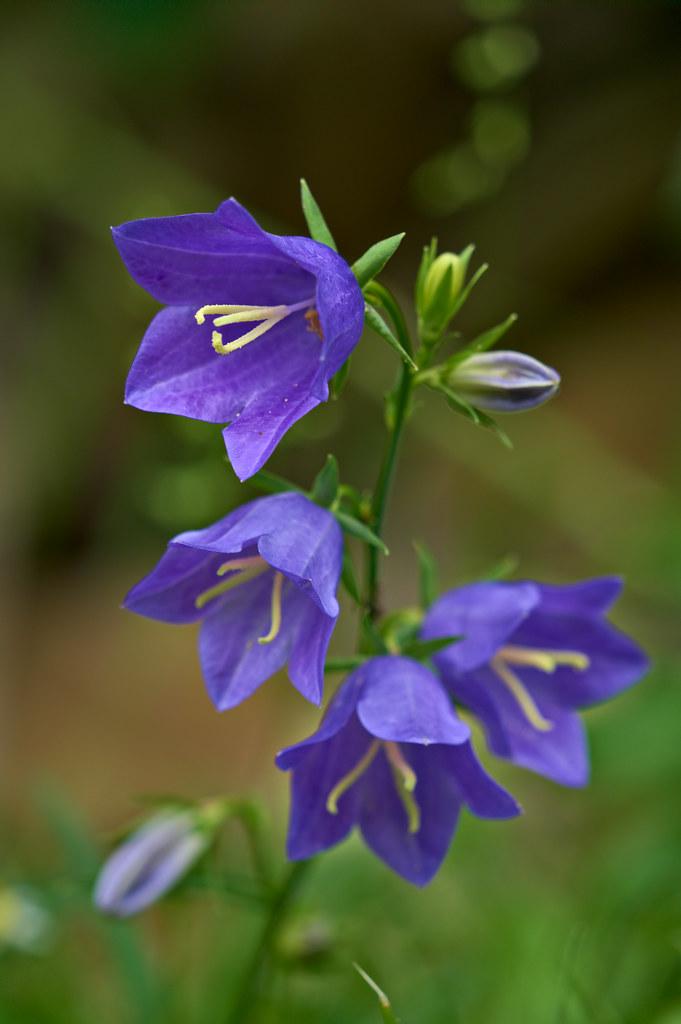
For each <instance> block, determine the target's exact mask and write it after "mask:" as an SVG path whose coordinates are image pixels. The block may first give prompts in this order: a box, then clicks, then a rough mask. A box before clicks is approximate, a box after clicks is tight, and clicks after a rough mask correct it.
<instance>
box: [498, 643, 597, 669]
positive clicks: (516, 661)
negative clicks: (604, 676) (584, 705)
mask: <svg viewBox="0 0 681 1024" xmlns="http://www.w3.org/2000/svg"><path fill="white" fill-rule="evenodd" d="M497 656H498V657H501V658H503V659H504V661H505V662H507V663H508V664H509V665H527V666H528V667H529V668H536V669H539V671H540V672H549V673H551V672H555V671H556V669H557V668H558V667H559V666H560V665H567V666H569V667H570V668H574V669H576V670H577V671H578V672H584V670H585V669H587V668H588V667H589V665H590V664H591V662H590V660H589V658H588V657H587V655H586V654H583V653H582V652H581V651H550V650H545V649H542V648H536V649H535V648H533V647H516V646H515V645H512V644H511V645H509V646H507V647H502V648H501V650H500V651H499V654H498V655H497Z"/></svg>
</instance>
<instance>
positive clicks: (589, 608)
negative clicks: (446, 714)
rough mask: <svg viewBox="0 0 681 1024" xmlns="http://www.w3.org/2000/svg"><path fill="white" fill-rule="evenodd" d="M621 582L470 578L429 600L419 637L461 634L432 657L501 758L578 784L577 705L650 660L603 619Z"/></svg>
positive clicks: (610, 693)
mask: <svg viewBox="0 0 681 1024" xmlns="http://www.w3.org/2000/svg"><path fill="white" fill-rule="evenodd" d="M620 590H621V582H620V581H619V580H618V579H616V578H611V577H603V578H600V579H592V580H585V581H583V582H581V583H575V584H571V585H568V586H549V585H546V584H539V583H532V582H517V583H515V582H514V583H474V584H471V585H470V586H465V587H461V588H460V589H458V590H451V591H449V592H448V593H446V594H443V596H442V597H440V598H439V600H437V601H436V602H435V604H434V605H433V606H432V608H431V609H430V611H429V612H428V614H427V616H426V619H425V621H424V625H423V631H422V636H423V637H424V639H434V638H435V637H438V636H448V635H460V636H461V637H462V640H461V641H460V642H458V643H456V644H454V645H452V646H451V647H447V648H445V649H444V650H442V651H439V652H438V653H437V654H436V655H434V657H433V661H434V664H435V666H436V668H437V670H438V671H439V673H440V676H441V678H442V679H443V681H444V682H445V684H446V685H447V687H448V689H449V690H450V692H451V693H452V695H453V696H454V698H455V699H456V700H457V701H460V702H461V704H463V705H465V706H466V707H467V708H469V710H470V711H472V712H473V713H474V714H475V715H476V716H477V717H478V718H479V719H480V720H481V722H482V724H483V725H484V728H485V731H486V734H487V739H488V742H489V746H490V749H491V750H492V751H493V752H494V753H495V754H497V755H498V756H499V757H504V758H507V759H508V760H510V761H514V762H515V763H516V764H519V765H522V766H523V767H525V768H529V769H530V770H531V771H534V772H538V773H539V774H540V775H545V776H547V777H548V778H550V779H553V780H554V781H555V782H559V783H562V784H563V785H565V786H582V785H585V784H586V782H587V781H588V777H589V759H588V752H587V746H586V737H585V733H584V728H583V725H582V723H581V720H580V717H579V715H578V714H577V709H579V708H585V707H588V706H589V705H591V704H597V703H599V702H601V701H604V700H608V699H609V698H610V697H614V696H615V695H616V694H618V693H619V692H620V691H621V690H624V689H626V688H627V687H628V686H631V685H632V684H633V683H635V682H636V681H637V680H638V679H640V678H641V676H642V675H643V674H644V673H645V671H646V669H647V667H648V661H647V658H646V656H645V655H644V653H643V652H642V651H641V650H640V648H639V647H637V646H636V644H634V643H633V641H632V640H630V639H629V638H628V637H626V636H624V634H622V633H620V632H619V631H618V630H617V629H615V627H614V626H612V625H611V624H610V623H609V622H608V621H607V620H606V619H605V613H606V612H607V610H608V609H609V607H610V606H611V605H612V603H613V602H614V601H615V600H616V598H617V597H618V595H619V593H620Z"/></svg>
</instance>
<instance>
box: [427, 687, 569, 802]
mask: <svg viewBox="0 0 681 1024" xmlns="http://www.w3.org/2000/svg"><path fill="white" fill-rule="evenodd" d="M518 675H522V680H523V681H524V682H525V681H526V680H527V679H528V676H527V675H526V673H525V672H524V671H523V672H522V674H521V673H518ZM447 683H448V685H449V687H450V689H451V691H452V693H453V694H454V696H455V697H456V699H457V700H459V701H461V703H462V704H464V705H465V706H466V707H467V708H469V709H470V710H471V711H472V712H473V714H475V715H476V717H478V718H479V719H480V721H481V722H482V724H483V726H484V728H485V733H486V736H487V741H488V744H489V747H490V750H491V751H492V752H493V753H495V754H496V755H497V756H498V757H503V758H506V759H507V760H509V761H513V762H514V763H515V764H518V765H521V766H522V767H523V768H528V769H529V770H530V771H534V772H537V773H538V774H539V775H544V776H546V777H547V778H549V779H553V781H554V782H558V783H560V784H561V785H563V786H584V785H586V783H587V782H588V778H589V760H588V752H587V748H586V737H585V734H584V729H583V727H582V724H581V722H580V719H579V716H578V715H577V714H575V713H574V712H572V711H566V710H565V709H563V708H560V707H559V706H558V705H557V704H556V703H555V702H554V701H553V700H551V699H550V698H547V696H546V694H545V693H543V692H540V691H539V690H538V689H537V688H536V687H534V686H533V685H532V684H531V683H530V682H528V684H527V690H528V691H529V693H530V695H531V697H532V699H533V700H534V703H535V704H536V706H537V708H538V709H539V711H540V713H541V714H542V715H543V716H544V718H546V719H547V720H548V721H550V722H551V723H552V728H551V730H550V731H547V732H542V731H540V730H539V729H537V728H536V727H535V726H533V725H532V724H531V723H530V722H529V721H528V719H527V717H526V716H525V714H524V713H523V711H522V710H521V708H520V706H519V705H518V703H517V701H516V700H515V698H514V697H513V695H512V694H511V693H510V692H509V690H508V689H507V687H506V686H505V685H504V683H502V681H501V680H500V679H499V678H498V676H497V675H496V674H495V673H494V672H493V671H492V670H491V669H489V668H486V667H484V668H479V669H476V670H475V671H474V672H469V673H467V674H465V675H462V676H456V675H455V674H448V675H447Z"/></svg>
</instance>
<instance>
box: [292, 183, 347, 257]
mask: <svg viewBox="0 0 681 1024" xmlns="http://www.w3.org/2000/svg"><path fill="white" fill-rule="evenodd" d="M300 202H301V204H302V207H303V213H304V214H305V220H306V222H307V227H308V231H309V232H310V238H314V240H315V242H323V244H324V245H328V247H329V249H333V250H334V251H335V252H337V251H338V248H337V246H336V243H335V242H334V239H333V235H332V234H331V232H330V231H329V226H328V224H327V223H326V221H325V220H324V214H323V213H322V211H321V210H320V209H319V205H318V203H317V200H316V199H315V197H314V196H313V195H312V192H311V191H310V186H309V185H308V183H307V182H306V181H305V178H301V179H300Z"/></svg>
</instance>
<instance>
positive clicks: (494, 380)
mask: <svg viewBox="0 0 681 1024" xmlns="http://www.w3.org/2000/svg"><path fill="white" fill-rule="evenodd" d="M447 384H448V386H449V387H450V388H451V389H452V391H454V392H455V393H456V394H457V395H460V396H461V397H462V398H465V399H466V401H467V402H470V403H471V405H473V406H475V408H477V409H485V410H487V411H488V412H524V411H525V410H526V409H534V408H535V406H537V405H541V404H542V403H543V402H546V401H548V400H549V398H552V397H553V396H554V395H555V393H556V392H557V391H558V388H559V387H560V377H559V376H558V374H557V372H556V371H555V370H552V369H551V367H550V366H545V365H544V363H540V362H539V360H538V359H534V358H533V357H532V356H528V355H525V354H524V353H523V352H478V353H476V354H475V355H471V356H468V357H467V358H466V359H463V360H462V361H461V362H460V363H457V365H456V367H455V368H454V369H453V370H452V371H451V373H450V374H449V375H448V377H447Z"/></svg>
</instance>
